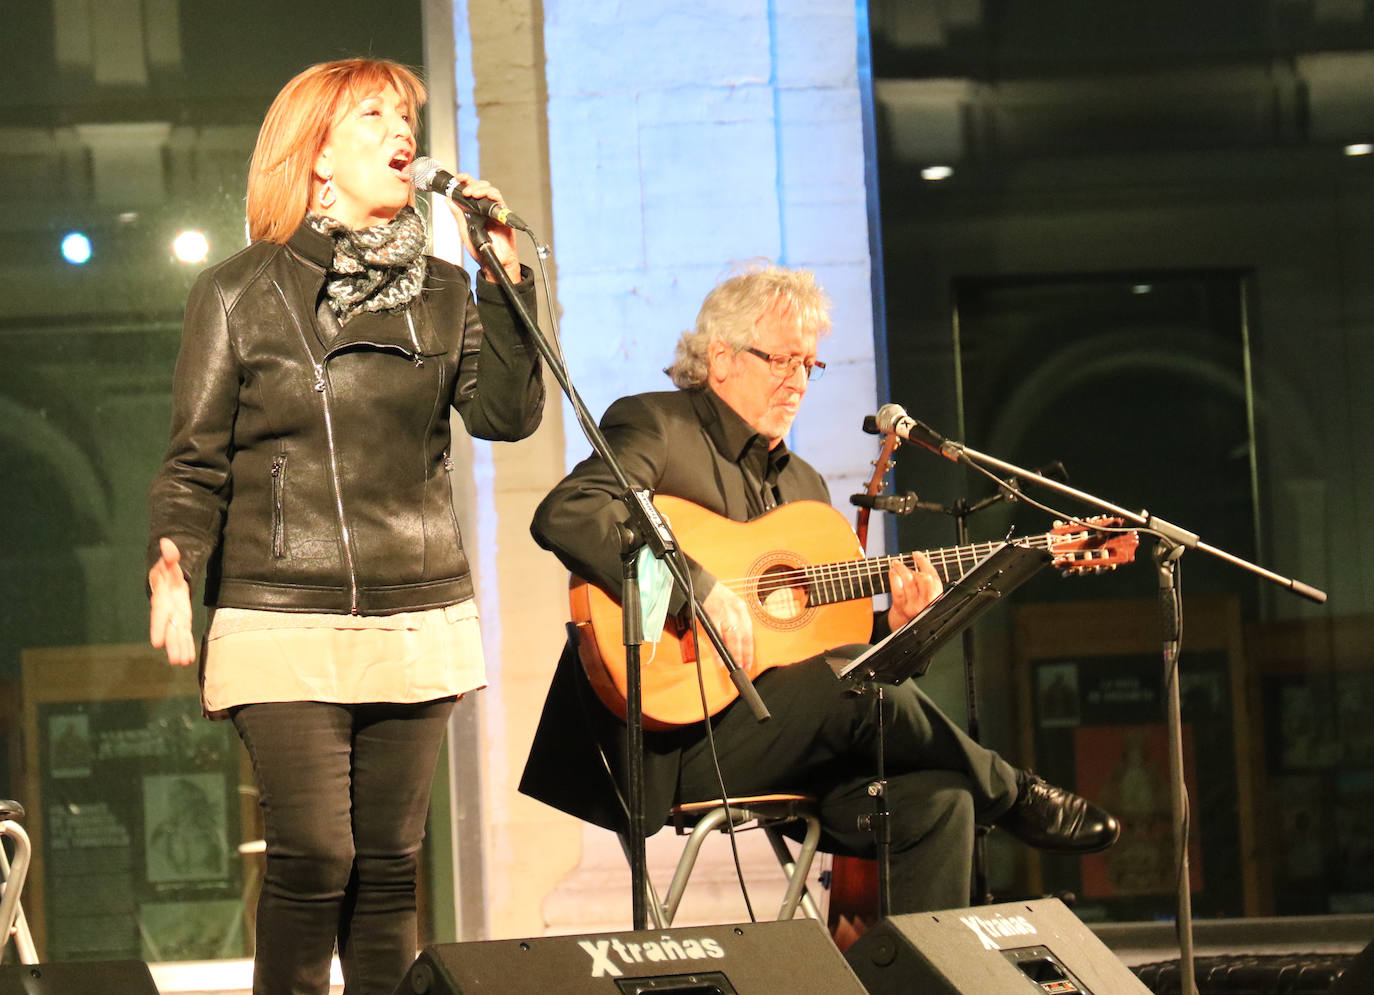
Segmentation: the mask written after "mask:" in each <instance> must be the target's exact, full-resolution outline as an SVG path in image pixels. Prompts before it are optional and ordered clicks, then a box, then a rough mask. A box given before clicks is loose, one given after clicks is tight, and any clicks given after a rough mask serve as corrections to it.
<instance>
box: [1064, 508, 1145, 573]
mask: <svg viewBox="0 0 1374 995" xmlns="http://www.w3.org/2000/svg"><path fill="white" fill-rule="evenodd" d="M1124 524H1125V523H1124V522H1122V520H1121V519H1120V518H1116V517H1113V516H1110V515H1099V516H1098V517H1096V518H1085V519H1083V520H1082V521H1081V522H1078V521H1075V522H1055V523H1054V528H1053V529H1051V530H1050V533H1049V542H1048V546H1049V551H1050V554H1051V555H1052V556H1053V557H1054V566H1055V569H1057V570H1058V571H1059V572H1060V573H1062V574H1064V575H1065V576H1067V575H1069V574H1085V573H1102V572H1103V571H1106V570H1115V569H1116V568H1117V567H1119V566H1120V565H1121V564H1123V563H1130V562H1131V561H1132V560H1134V559H1135V550H1136V547H1137V546H1139V545H1140V537H1139V536H1138V535H1136V533H1135V532H1134V531H1131V532H1103V531H1100V529H1101V528H1115V529H1119V528H1122V527H1123V526H1124Z"/></svg>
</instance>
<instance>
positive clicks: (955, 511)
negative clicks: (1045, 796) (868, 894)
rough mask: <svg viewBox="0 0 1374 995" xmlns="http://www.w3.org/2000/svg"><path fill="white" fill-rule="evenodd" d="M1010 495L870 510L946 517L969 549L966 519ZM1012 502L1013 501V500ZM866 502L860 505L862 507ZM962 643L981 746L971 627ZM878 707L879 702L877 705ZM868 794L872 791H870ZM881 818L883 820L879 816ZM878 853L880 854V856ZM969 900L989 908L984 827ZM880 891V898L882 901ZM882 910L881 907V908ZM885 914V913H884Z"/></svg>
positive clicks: (885, 502)
mask: <svg viewBox="0 0 1374 995" xmlns="http://www.w3.org/2000/svg"><path fill="white" fill-rule="evenodd" d="M1009 496H1010V495H1009V492H1008V491H1007V490H1006V489H1005V488H1002V489H999V490H998V491H997V493H996V494H989V495H988V496H987V497H985V498H983V499H982V500H980V501H975V502H974V503H973V504H969V503H968V502H967V501H966V500H964V499H963V498H960V499H959V500H958V501H955V502H954V504H952V505H944V504H939V503H938V502H935V501H922V500H920V499H919V498H917V496H916V493H915V492H914V491H908V492H907V493H906V494H900V495H891V496H881V495H880V496H878V497H877V498H876V499H869V500H872V501H873V506H874V507H875V508H878V509H880V510H882V511H889V512H892V513H893V514H897V515H909V514H911V512H913V511H930V512H935V513H937V514H941V515H949V516H950V517H952V518H953V519H954V537H955V542H956V544H957V545H960V546H967V545H968V541H969V540H968V519H969V516H970V515H975V514H977V513H978V512H980V511H982V510H983V509H984V508H986V507H988V506H989V505H994V504H996V503H997V502H999V501H1005V500H1007V499H1008V497H1009ZM860 497H864V495H854V496H853V497H851V498H850V501H851V502H857V499H858V498H860ZM1011 500H1015V498H1014V497H1012V498H1011ZM868 503H869V501H868V500H866V501H864V502H863V504H864V505H866V504H868ZM960 638H961V639H962V646H963V653H964V707H965V711H966V712H967V715H968V718H967V721H966V722H965V725H966V726H967V730H966V731H967V732H968V737H969V739H971V740H973V741H974V742H975V743H981V742H982V739H981V738H980V737H981V732H980V724H979V719H978V687H977V679H976V678H977V666H976V663H975V657H974V643H973V628H972V626H970V627H969V628H967V629H965V630H964V631H963V633H962V635H961V636H960ZM880 705H881V701H880ZM881 782H882V775H881V774H879V783H881ZM870 790H871V789H870ZM879 817H880V818H881V817H882V816H879ZM881 852H882V851H881V850H880V851H879V853H880V855H881ZM879 883H880V884H881V883H882V875H881V873H880V875H879ZM970 890H971V891H972V895H971V899H972V904H974V905H991V904H992V893H991V892H990V891H988V846H987V831H986V829H984V828H983V827H981V826H980V827H978V830H977V832H976V833H975V835H974V838H973V874H972V888H971V889H970ZM881 891H882V889H881V888H880V889H879V895H880V898H881ZM880 908H881V906H880ZM884 914H886V913H884Z"/></svg>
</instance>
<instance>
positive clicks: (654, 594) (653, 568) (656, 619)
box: [636, 546, 673, 643]
mask: <svg viewBox="0 0 1374 995" xmlns="http://www.w3.org/2000/svg"><path fill="white" fill-rule="evenodd" d="M636 562H637V564H638V568H639V616H640V618H641V619H642V620H643V623H644V638H645V639H647V640H648V641H649V642H651V643H656V642H658V639H659V636H660V634H661V633H662V632H663V623H664V621H665V620H666V619H667V618H668V599H669V597H670V596H671V595H672V593H673V575H672V574H670V573H669V572H668V568H667V567H665V566H664V565H663V561H662V560H660V559H659V558H658V557H656V556H654V554H653V553H652V552H651V551H650V549H649V547H648V546H641V547H639V556H638V559H637V561H636Z"/></svg>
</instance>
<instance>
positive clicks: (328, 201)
mask: <svg viewBox="0 0 1374 995" xmlns="http://www.w3.org/2000/svg"><path fill="white" fill-rule="evenodd" d="M334 199H335V198H334V174H332V173H331V174H330V175H328V176H326V177H325V178H324V186H322V187H320V206H321V207H323V208H330V207H333V206H334Z"/></svg>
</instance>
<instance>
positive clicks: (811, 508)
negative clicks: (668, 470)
mask: <svg viewBox="0 0 1374 995" xmlns="http://www.w3.org/2000/svg"><path fill="white" fill-rule="evenodd" d="M654 505H655V506H656V507H657V508H658V509H659V511H660V512H662V513H663V514H664V515H665V516H666V517H667V518H668V519H669V521H670V523H671V524H672V527H673V531H674V532H675V533H676V534H677V537H678V541H679V544H680V545H681V548H682V551H683V552H684V553H686V554H687V555H688V556H691V557H692V558H693V559H695V560H696V561H697V562H698V563H700V564H701V565H702V567H703V568H705V569H706V570H708V571H709V572H710V573H711V574H712V575H713V576H714V577H715V578H716V580H717V582H718V583H722V584H726V585H727V586H729V587H730V588H731V589H732V590H734V592H735V593H736V594H738V595H739V596H740V597H741V598H743V599H744V601H745V603H746V604H747V605H748V606H749V610H750V613H751V614H752V615H753V619H754V675H755V676H757V675H758V674H760V673H762V672H763V671H765V670H768V669H770V668H772V667H781V666H786V665H788V664H792V663H797V662H799V661H801V660H805V659H807V658H808V657H812V656H815V655H816V654H817V653H821V652H824V651H825V650H827V649H831V648H833V647H835V646H843V645H846V644H850V643H863V642H867V641H868V639H869V636H870V634H871V633H872V629H873V608H872V604H871V599H872V597H873V596H874V595H875V594H882V593H885V592H886V591H887V589H888V565H889V563H891V561H892V560H893V559H898V558H900V559H901V560H902V561H903V562H905V563H906V564H907V565H908V566H913V565H914V564H913V558H912V556H911V555H910V554H907V555H904V556H901V557H887V556H877V557H864V556H863V555H862V550H860V548H859V543H858V539H857V537H856V536H855V535H854V531H853V530H852V529H851V528H850V527H849V523H848V521H846V520H845V518H844V516H843V515H841V514H840V513H839V512H838V511H836V510H835V509H834V508H832V507H831V506H830V505H828V504H823V503H821V502H819V501H794V502H791V503H789V504H785V505H782V506H780V507H778V508H775V509H773V510H772V511H770V512H768V513H767V514H766V515H763V516H762V517H760V518H756V519H754V520H753V521H751V522H735V521H731V520H730V519H728V518H723V517H722V516H720V515H717V514H715V513H714V512H711V511H708V510H707V509H705V508H702V507H701V506H699V505H695V504H692V503H691V502H689V501H684V500H682V499H680V498H674V497H666V496H660V497H656V498H654ZM1105 529H1117V531H1102V530H1105ZM1017 541H1018V542H1019V543H1020V544H1021V545H1025V546H1031V547H1035V548H1039V549H1045V550H1048V551H1049V552H1050V554H1051V555H1052V556H1053V558H1054V560H1053V562H1054V565H1055V566H1056V567H1057V568H1058V569H1059V570H1060V571H1061V572H1063V573H1066V574H1076V573H1091V572H1100V571H1103V570H1109V569H1112V568H1114V567H1116V566H1118V565H1120V564H1122V563H1129V562H1131V560H1132V558H1134V556H1135V549H1136V546H1137V544H1138V541H1139V540H1138V538H1137V536H1136V534H1135V532H1132V531H1122V530H1121V520H1120V519H1116V518H1094V519H1087V520H1085V522H1070V523H1060V524H1056V525H1055V527H1054V529H1053V530H1051V531H1050V532H1047V533H1045V534H1044V535H1038V536H1031V537H1027V538H1022V539H1019V540H1017ZM999 545H1001V543H1000V542H986V543H974V544H972V545H968V546H953V547H949V548H946V549H935V550H930V551H928V552H927V553H926V555H927V556H928V557H929V558H930V562H931V564H932V565H933V566H934V567H935V571H936V572H937V573H938V574H939V575H940V578H941V579H942V580H943V581H944V582H945V583H946V584H948V583H951V582H952V581H954V580H957V579H958V578H959V577H961V576H963V575H964V573H966V572H967V571H968V570H970V569H972V567H973V566H974V564H976V563H977V562H978V561H979V560H980V559H982V558H983V557H984V556H986V555H987V554H988V553H990V552H992V551H993V550H994V549H995V548H996V547H997V546H999ZM697 593H698V596H702V597H704V596H705V594H706V592H705V591H699V592H697ZM569 601H570V602H571V607H572V620H573V623H574V624H575V625H576V626H577V631H578V653H579V655H580V657H581V660H582V666H583V668H584V669H585V670H586V672H587V677H588V679H589V680H590V681H591V684H592V687H593V688H595V689H596V693H597V695H598V697H600V698H601V701H602V702H603V703H604V704H605V705H606V707H608V708H609V709H611V711H613V712H615V713H616V714H617V715H618V716H620V717H621V718H624V717H625V693H626V692H625V647H624V644H623V642H622V638H623V637H622V628H621V615H620V605H619V603H618V602H617V601H616V600H615V598H613V597H612V596H611V595H610V594H609V593H608V592H607V591H605V590H604V589H602V588H601V587H599V586H597V585H595V584H593V583H590V582H589V581H586V580H583V579H582V578H581V577H578V576H576V575H574V576H573V577H572V581H571V584H570V586H569ZM695 645H699V646H700V649H701V653H702V655H703V658H704V659H703V664H704V665H703V666H702V668H701V675H702V681H703V682H704V684H705V689H706V714H707V715H714V714H716V713H717V712H719V711H720V710H721V709H722V708H724V707H725V706H726V705H728V704H730V702H731V701H733V700H734V699H735V697H736V696H737V695H738V691H737V690H736V688H735V685H734V684H733V683H732V682H731V681H730V677H729V674H728V672H727V671H726V669H725V667H724V666H723V665H721V664H720V662H719V660H718V659H717V657H716V653H715V649H714V647H712V646H711V644H710V642H709V641H708V640H707V638H706V636H705V634H704V633H703V634H701V635H700V638H699V639H698V640H696V641H695ZM640 658H641V663H640V669H641V674H642V688H643V694H642V699H643V706H644V726H645V728H646V729H671V728H674V727H676V726H682V725H688V724H690V723H693V722H700V721H701V720H702V719H703V717H704V716H703V714H702V703H701V693H700V690H699V688H698V683H697V667H696V666H695V663H696V655H695V650H694V640H693V638H692V633H691V632H690V631H689V630H688V629H687V628H686V627H685V626H683V625H680V624H679V623H678V622H677V621H676V620H675V619H671V618H670V619H669V621H668V624H667V625H666V626H665V627H664V630H663V633H662V634H661V635H660V637H659V638H658V640H657V641H656V642H653V643H646V644H645V646H644V648H643V649H642V650H641V651H640Z"/></svg>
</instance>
